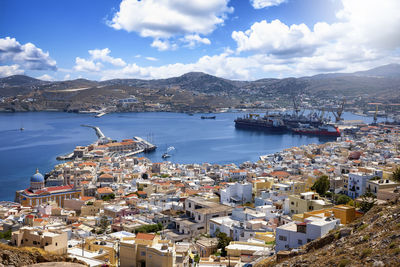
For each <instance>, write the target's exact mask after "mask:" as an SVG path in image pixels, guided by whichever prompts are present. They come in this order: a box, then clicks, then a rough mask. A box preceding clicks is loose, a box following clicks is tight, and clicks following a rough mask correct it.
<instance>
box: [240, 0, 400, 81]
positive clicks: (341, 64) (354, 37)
mask: <svg viewBox="0 0 400 267" xmlns="http://www.w3.org/2000/svg"><path fill="white" fill-rule="evenodd" d="M342 3H343V8H342V10H340V11H339V12H338V13H337V18H338V21H337V22H334V23H331V24H328V23H326V22H318V23H316V24H315V25H314V26H313V27H312V28H309V27H308V26H307V25H305V24H293V25H290V26H289V25H286V24H284V23H283V22H281V21H279V20H273V21H271V22H267V21H265V20H263V21H260V22H256V23H254V24H253V25H252V26H251V27H250V29H248V30H246V31H234V32H233V33H232V38H233V39H234V40H235V41H236V43H237V49H236V51H237V53H241V52H243V51H250V52H252V53H254V54H266V55H268V56H269V57H271V58H274V59H278V58H281V59H284V62H285V63H284V64H289V65H290V66H291V67H292V68H293V71H294V72H295V73H304V72H306V73H315V72H316V71H337V70H341V71H353V70H358V69H359V68H360V67H362V65H363V66H364V69H365V68H367V67H368V66H376V65H377V64H378V63H390V62H391V61H394V60H396V59H397V58H398V57H395V55H396V49H399V48H400V34H398V29H399V28H400V13H399V12H398V10H400V1H397V0H386V1H379V0H342ZM300 69H301V70H300Z"/></svg>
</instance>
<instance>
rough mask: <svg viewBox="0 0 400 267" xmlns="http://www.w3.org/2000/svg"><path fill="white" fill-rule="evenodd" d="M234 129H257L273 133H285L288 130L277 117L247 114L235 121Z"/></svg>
mask: <svg viewBox="0 0 400 267" xmlns="http://www.w3.org/2000/svg"><path fill="white" fill-rule="evenodd" d="M235 127H236V128H242V129H257V130H265V131H274V132H286V131H288V128H287V127H286V125H285V124H284V122H283V121H282V119H281V118H280V116H279V115H265V116H264V117H260V115H259V114H247V115H245V116H244V117H238V118H236V119H235Z"/></svg>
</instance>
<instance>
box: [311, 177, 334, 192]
mask: <svg viewBox="0 0 400 267" xmlns="http://www.w3.org/2000/svg"><path fill="white" fill-rule="evenodd" d="M329 187H330V182H329V177H328V176H326V175H322V176H321V177H319V178H318V179H317V181H315V183H314V185H313V186H312V187H311V190H314V191H316V192H317V193H318V194H319V195H320V196H325V193H326V191H328V190H329Z"/></svg>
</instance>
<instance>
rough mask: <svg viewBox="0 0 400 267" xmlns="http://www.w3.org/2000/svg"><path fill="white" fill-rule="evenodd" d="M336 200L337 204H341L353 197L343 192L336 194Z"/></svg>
mask: <svg viewBox="0 0 400 267" xmlns="http://www.w3.org/2000/svg"><path fill="white" fill-rule="evenodd" d="M334 200H335V203H336V204H338V205H341V204H347V203H349V202H350V201H351V198H350V197H349V196H346V195H343V194H338V195H335V196H334Z"/></svg>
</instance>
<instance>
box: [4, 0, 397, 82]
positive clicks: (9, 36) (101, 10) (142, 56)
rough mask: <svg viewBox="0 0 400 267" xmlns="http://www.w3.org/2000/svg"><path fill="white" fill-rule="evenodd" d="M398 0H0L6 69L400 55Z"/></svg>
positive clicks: (60, 74)
mask: <svg viewBox="0 0 400 267" xmlns="http://www.w3.org/2000/svg"><path fill="white" fill-rule="evenodd" d="M399 11H400V1H399V0H84V1H82V0H57V1H54V0H1V1H0V77H6V76H10V75H15V74H25V75H29V76H31V77H35V78H39V79H43V80H71V79H77V78H86V79H91V80H107V79H114V78H140V79H157V78H168V77H175V76H180V75H183V74H185V73H187V72H191V71H200V72H205V73H208V74H211V75H216V76H219V77H223V78H228V79H234V80H256V79H261V78H284V77H301V76H309V75H314V74H318V73H331V72H354V71H359V70H366V69H369V68H373V67H377V66H381V65H385V64H389V63H400V30H399V29H400V12H399Z"/></svg>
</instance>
